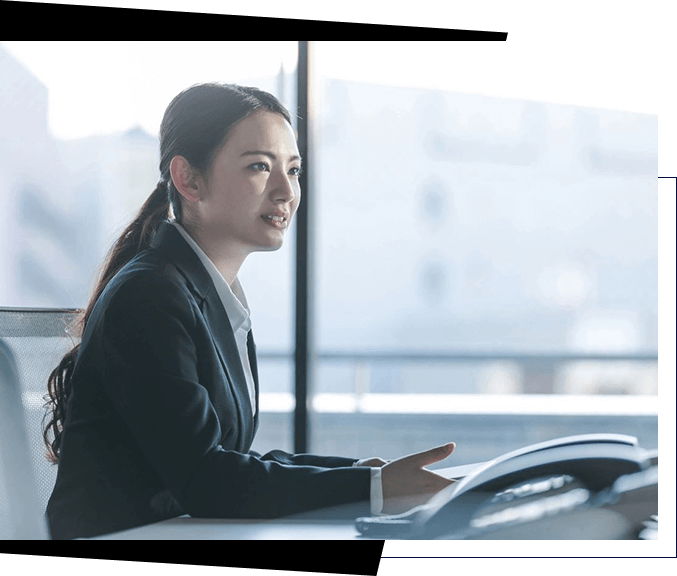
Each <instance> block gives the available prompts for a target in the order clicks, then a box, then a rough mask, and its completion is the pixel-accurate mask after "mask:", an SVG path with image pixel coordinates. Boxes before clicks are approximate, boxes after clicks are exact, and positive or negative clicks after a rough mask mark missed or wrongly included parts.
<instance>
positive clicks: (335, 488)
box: [97, 273, 370, 518]
mask: <svg viewBox="0 0 677 576" xmlns="http://www.w3.org/2000/svg"><path fill="white" fill-rule="evenodd" d="M198 314H199V310H198V308H197V304H196V303H195V301H194V299H193V298H192V296H190V295H189V293H188V292H187V290H186V288H185V287H184V286H182V285H180V284H179V283H178V282H176V281H174V280H173V279H171V278H168V277H166V276H161V275H157V274H151V273H148V274H137V275H136V276H134V277H132V278H131V279H129V281H127V282H125V283H124V284H123V285H122V286H120V287H119V288H118V290H117V291H116V292H115V294H114V295H113V296H112V298H111V300H110V301H109V305H108V307H107V309H106V311H105V314H104V316H103V321H102V322H101V323H100V324H99V326H98V327H97V330H100V331H101V333H100V335H99V336H100V341H101V346H102V355H103V362H104V366H105V373H106V377H105V378H104V379H103V385H104V388H105V390H106V391H107V393H108V395H109V396H110V398H111V402H112V404H113V407H114V409H116V410H117V411H118V412H119V414H120V415H121V417H122V419H123V421H124V422H125V424H126V425H127V426H128V427H129V429H130V430H131V432H132V434H133V436H134V438H135V440H136V441H137V443H138V446H139V447H140V449H141V450H142V452H143V454H144V456H145V458H146V459H147V461H148V462H149V463H150V464H151V465H152V467H153V468H154V469H155V470H156V471H157V472H158V474H159V475H160V477H161V478H162V480H163V482H164V483H165V485H166V486H167V488H168V490H169V491H170V492H171V494H172V496H173V497H174V498H175V499H176V500H177V502H178V503H179V504H180V505H181V507H182V508H183V509H184V510H185V511H186V512H187V513H188V514H190V515H192V516H203V517H227V518H266V517H279V516H284V515H289V514H294V513H298V512H303V511H307V510H313V509H317V508H324V507H329V506H337V505H342V504H348V503H356V502H364V503H365V506H366V509H368V503H369V496H370V471H369V469H368V468H365V467H352V468H351V467H350V466H351V465H352V462H354V460H351V459H343V461H344V462H345V466H343V465H342V464H343V462H342V461H341V459H338V460H336V461H335V463H337V464H339V467H335V468H327V467H324V466H318V465H317V464H318V463H319V462H320V460H318V459H316V458H312V457H309V456H302V455H299V456H292V455H284V453H277V451H276V453H275V454H269V455H268V456H266V457H259V456H258V455H255V453H253V454H243V453H239V452H236V451H233V450H226V449H224V448H223V447H222V446H221V445H220V444H219V441H220V440H219V439H220V438H221V437H222V429H221V427H222V425H223V426H235V425H236V423H224V422H220V421H219V418H218V416H217V414H216V411H215V409H214V406H213V405H212V402H211V400H210V396H209V393H208V391H207V388H206V387H205V386H204V385H203V384H202V383H200V381H199V378H198V371H197V350H196V344H195V338H194V336H193V335H194V334H195V333H196V325H197V323H198V322H199V320H198ZM325 462H326V461H325Z"/></svg>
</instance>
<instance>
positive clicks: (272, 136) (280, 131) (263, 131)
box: [224, 110, 298, 156]
mask: <svg viewBox="0 0 677 576" xmlns="http://www.w3.org/2000/svg"><path fill="white" fill-rule="evenodd" d="M224 148H226V149H228V150H229V151H230V152H234V153H242V152H246V151H248V150H270V151H271V152H278V153H279V154H283V155H284V156H292V155H294V154H298V147H297V145H296V137H295V135H294V131H293V130H292V127H291V126H290V125H289V123H288V122H287V121H286V120H285V119H284V118H283V117H282V116H281V115H280V114H276V113H274V112H269V111H267V110H261V111H256V112H254V113H253V114H251V115H250V116H247V117H246V118H245V119H244V120H241V121H240V122H238V123H237V124H236V125H235V126H234V127H233V129H232V131H231V133H230V135H229V137H228V139H227V141H226V143H225V146H224Z"/></svg>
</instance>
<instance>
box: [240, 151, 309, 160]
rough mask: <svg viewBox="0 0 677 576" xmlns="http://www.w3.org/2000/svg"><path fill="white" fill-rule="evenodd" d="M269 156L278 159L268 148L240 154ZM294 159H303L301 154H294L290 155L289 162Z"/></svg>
mask: <svg viewBox="0 0 677 576" xmlns="http://www.w3.org/2000/svg"><path fill="white" fill-rule="evenodd" d="M260 155H262V156H267V157H268V158H270V159H271V160H273V161H275V160H277V156H276V155H275V154H273V153H272V152H268V151H266V150H247V152H243V153H242V154H240V157H242V156H260ZM294 160H299V161H300V160H301V157H300V156H297V155H294V156H290V157H289V162H293V161H294Z"/></svg>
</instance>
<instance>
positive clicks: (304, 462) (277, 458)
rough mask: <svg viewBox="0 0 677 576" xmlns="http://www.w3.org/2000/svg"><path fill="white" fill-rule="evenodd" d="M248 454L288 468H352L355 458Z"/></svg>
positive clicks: (275, 452) (281, 451)
mask: <svg viewBox="0 0 677 576" xmlns="http://www.w3.org/2000/svg"><path fill="white" fill-rule="evenodd" d="M249 454H251V455H252V456H256V457H257V458H261V459H262V460H266V461H271V462H280V463H281V464H288V465H290V466H321V467H323V468H342V467H345V466H353V465H354V464H355V462H357V461H358V459H357V458H344V457H342V456H319V455H316V454H289V453H288V452H284V451H283V450H271V451H270V452H266V454H264V455H261V454H259V453H258V452H254V451H253V450H250V451H249Z"/></svg>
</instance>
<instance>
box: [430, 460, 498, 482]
mask: <svg viewBox="0 0 677 576" xmlns="http://www.w3.org/2000/svg"><path fill="white" fill-rule="evenodd" d="M485 464H486V462H475V463H474V464H465V465H463V466H450V467H449V468H438V469H436V470H431V472H435V473H436V474H439V475H440V476H444V477H445V478H449V479H452V478H463V477H464V476H467V475H468V474H470V473H471V472H474V471H475V470H477V469H478V468H479V467H480V466H484V465H485Z"/></svg>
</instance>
